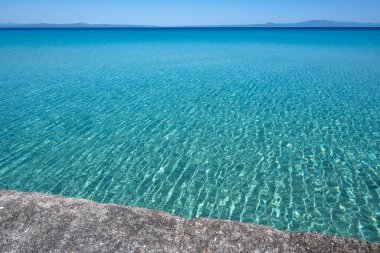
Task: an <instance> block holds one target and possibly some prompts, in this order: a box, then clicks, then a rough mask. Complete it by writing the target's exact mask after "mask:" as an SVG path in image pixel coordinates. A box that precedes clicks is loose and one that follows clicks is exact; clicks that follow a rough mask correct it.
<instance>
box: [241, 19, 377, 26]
mask: <svg viewBox="0 0 380 253" xmlns="http://www.w3.org/2000/svg"><path fill="white" fill-rule="evenodd" d="M248 26H253V27H380V23H378V24H376V23H357V22H337V21H331V20H309V21H305V22H300V23H266V24H256V25H248Z"/></svg>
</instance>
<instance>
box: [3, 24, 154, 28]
mask: <svg viewBox="0 0 380 253" xmlns="http://www.w3.org/2000/svg"><path fill="white" fill-rule="evenodd" d="M119 27H120V28H128V27H154V26H149V25H111V24H87V23H72V24H50V23H33V24H20V23H0V28H119Z"/></svg>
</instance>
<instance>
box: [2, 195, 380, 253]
mask: <svg viewBox="0 0 380 253" xmlns="http://www.w3.org/2000/svg"><path fill="white" fill-rule="evenodd" d="M0 252H204V253H206V252H380V244H377V243H369V242H365V241H359V240H355V239H350V238H339V237H334V236H326V235H322V234H315V233H289V232H282V231H278V230H275V229H272V228H270V227H265V226H257V225H253V224H247V223H238V222H230V221H223V220H211V219H190V220H187V219H183V218H179V217H176V216H173V215H170V214H168V213H165V212H161V211H153V210H146V209H141V208H135V207H126V206H119V205H111V204H99V203H95V202H92V201H88V200H82V199H74V198H66V197H61V196H54V195H49V194H41V193H21V192H15V191H0Z"/></svg>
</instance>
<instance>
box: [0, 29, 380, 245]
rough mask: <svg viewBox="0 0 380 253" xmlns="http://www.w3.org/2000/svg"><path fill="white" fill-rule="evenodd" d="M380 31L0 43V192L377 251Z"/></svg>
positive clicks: (103, 33) (8, 37) (75, 33)
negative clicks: (344, 239)
mask: <svg viewBox="0 0 380 253" xmlns="http://www.w3.org/2000/svg"><path fill="white" fill-rule="evenodd" d="M379 66H380V30H265V29H264V30H259V29H256V30H255V29H187V30H186V29H156V30H155V29H152V30H149V29H147V30H144V29H141V30H140V29H135V30H112V29H111V30H96V29H95V30H0V126H1V128H0V188H2V189H17V190H23V191H39V192H47V193H54V194H62V195H66V196H75V197H81V198H88V199H92V200H95V201H100V202H106V203H120V204H124V205H132V206H139V207H145V208H151V209H160V210H165V211H168V212H170V213H173V214H176V215H180V216H183V217H212V218H221V219H231V220H237V221H243V222H253V223H257V224H263V225H269V226H273V227H275V228H278V229H282V230H290V231H315V232H322V233H326V234H335V235H344V236H352V237H356V238H360V239H366V240H371V241H378V242H380V187H379V186H380V67H379Z"/></svg>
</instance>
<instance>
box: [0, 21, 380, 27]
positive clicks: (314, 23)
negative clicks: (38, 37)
mask: <svg viewBox="0 0 380 253" xmlns="http://www.w3.org/2000/svg"><path fill="white" fill-rule="evenodd" d="M134 27H135V28H139V27H141V28H143V27H148V28H149V27H159V26H153V25H112V24H87V23H72V24H50V23H38V24H20V23H2V24H1V23H0V28H134ZM179 27H181V26H179ZM182 27H380V23H357V22H338V21H330V20H309V21H305V22H300V23H265V24H245V25H212V26H208V25H205V26H182Z"/></svg>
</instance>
